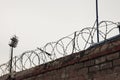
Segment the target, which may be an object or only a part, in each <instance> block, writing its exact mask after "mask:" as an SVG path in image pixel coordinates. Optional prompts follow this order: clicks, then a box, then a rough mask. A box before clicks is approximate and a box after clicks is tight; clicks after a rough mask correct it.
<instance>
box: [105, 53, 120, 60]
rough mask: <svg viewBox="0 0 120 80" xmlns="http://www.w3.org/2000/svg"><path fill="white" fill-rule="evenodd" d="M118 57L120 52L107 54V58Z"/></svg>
mask: <svg viewBox="0 0 120 80" xmlns="http://www.w3.org/2000/svg"><path fill="white" fill-rule="evenodd" d="M117 58H119V52H117V53H112V54H110V55H107V60H113V59H117Z"/></svg>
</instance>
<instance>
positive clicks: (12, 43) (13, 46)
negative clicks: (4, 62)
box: [9, 36, 18, 80]
mask: <svg viewBox="0 0 120 80" xmlns="http://www.w3.org/2000/svg"><path fill="white" fill-rule="evenodd" d="M17 44H18V39H17V37H16V36H14V37H12V38H11V43H10V44H9V46H10V48H11V53H10V63H9V80H14V77H13V71H12V69H13V67H12V61H13V48H15V47H16V46H17Z"/></svg>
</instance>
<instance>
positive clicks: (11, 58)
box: [10, 47, 13, 78]
mask: <svg viewBox="0 0 120 80" xmlns="http://www.w3.org/2000/svg"><path fill="white" fill-rule="evenodd" d="M12 61H13V47H11V53H10V78H12Z"/></svg>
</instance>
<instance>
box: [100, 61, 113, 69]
mask: <svg viewBox="0 0 120 80" xmlns="http://www.w3.org/2000/svg"><path fill="white" fill-rule="evenodd" d="M111 67H112V62H106V63H103V64H101V65H100V69H101V70H102V69H108V68H111Z"/></svg>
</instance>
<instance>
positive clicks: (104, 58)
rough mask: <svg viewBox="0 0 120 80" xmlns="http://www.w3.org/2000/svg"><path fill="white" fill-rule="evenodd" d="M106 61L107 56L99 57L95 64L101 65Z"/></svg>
mask: <svg viewBox="0 0 120 80" xmlns="http://www.w3.org/2000/svg"><path fill="white" fill-rule="evenodd" d="M105 61H106V56H102V57H99V58H97V59H95V64H100V63H103V62H105Z"/></svg>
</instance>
